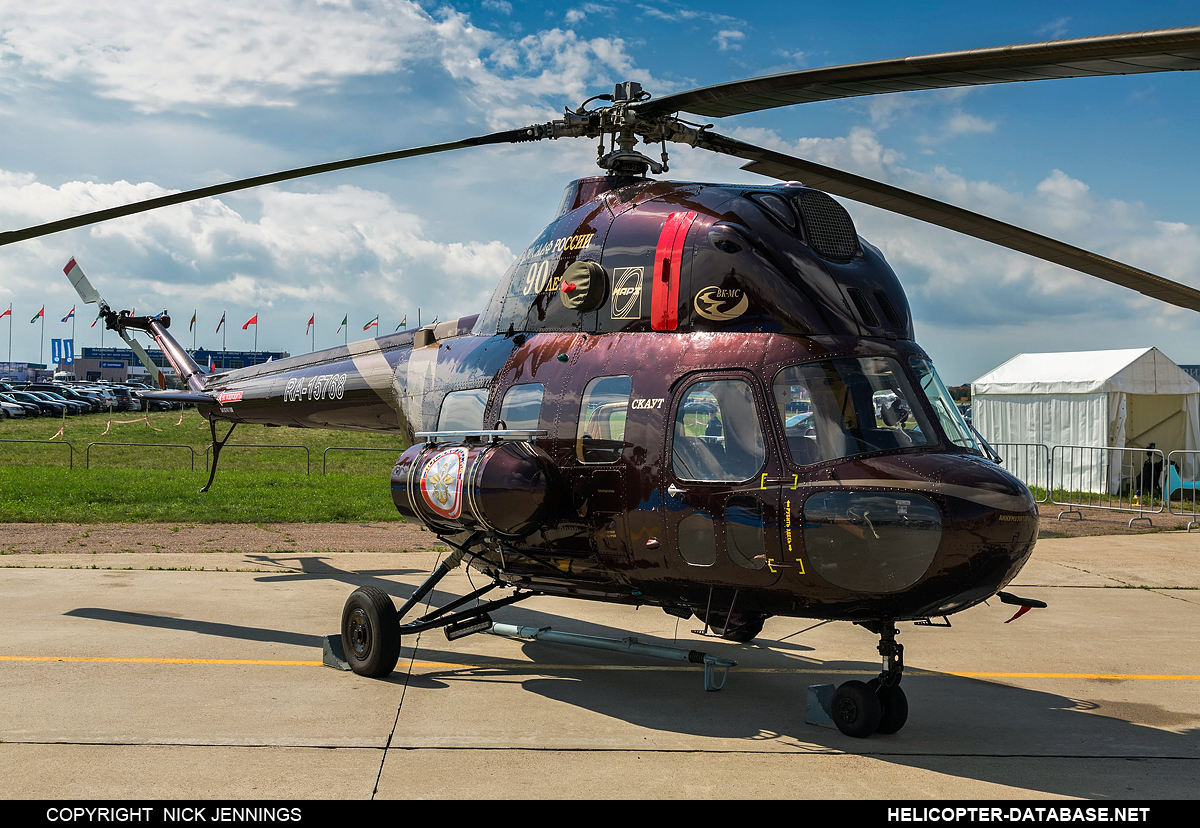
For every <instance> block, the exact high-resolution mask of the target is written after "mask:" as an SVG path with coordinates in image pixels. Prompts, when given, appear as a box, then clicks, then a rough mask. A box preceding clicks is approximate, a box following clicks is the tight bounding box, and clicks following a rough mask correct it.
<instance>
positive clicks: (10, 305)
mask: <svg viewBox="0 0 1200 828" xmlns="http://www.w3.org/2000/svg"><path fill="white" fill-rule="evenodd" d="M12 321H13V314H12V302H9V303H8V370H7V371H5V372H4V374H5V376H10V375H11V374H12Z"/></svg>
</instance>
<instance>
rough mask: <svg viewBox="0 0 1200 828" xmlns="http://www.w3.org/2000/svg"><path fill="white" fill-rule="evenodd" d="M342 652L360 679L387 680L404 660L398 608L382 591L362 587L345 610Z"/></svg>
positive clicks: (348, 599) (343, 611)
mask: <svg viewBox="0 0 1200 828" xmlns="http://www.w3.org/2000/svg"><path fill="white" fill-rule="evenodd" d="M342 650H343V651H344V652H345V654H346V661H347V662H349V664H350V669H352V670H354V672H356V673H358V674H359V675H360V676H370V677H371V678H383V677H384V676H387V675H390V674H391V672H392V670H394V669H396V662H397V661H398V660H399V659H400V621H399V619H397V618H396V605H395V604H393V603H392V599H391V598H390V597H388V594H387V593H386V592H384V591H383V590H382V589H379V588H378V587H370V586H368V587H359V588H358V589H356V590H354V592H352V593H350V597H349V598H347V599H346V606H345V607H343V608H342Z"/></svg>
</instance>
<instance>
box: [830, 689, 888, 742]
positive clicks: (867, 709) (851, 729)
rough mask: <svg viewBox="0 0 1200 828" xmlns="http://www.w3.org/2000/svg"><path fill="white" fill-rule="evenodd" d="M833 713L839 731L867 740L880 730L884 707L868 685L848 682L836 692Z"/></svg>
mask: <svg viewBox="0 0 1200 828" xmlns="http://www.w3.org/2000/svg"><path fill="white" fill-rule="evenodd" d="M832 712H833V721H834V724H836V725H837V726H838V730H840V731H842V733H845V734H846V735H847V736H853V737H854V738H855V739H865V738H867V737H868V736H870V735H871V734H872V733H874V732H875V731H876V730H877V729H878V728H879V720H880V718H881V717H882V716H883V705H881V704H880V702H879V697H878V696H876V695H875V693H874V692H873V691H872V689H871V688H870V687H868V686H867V685H866V684H863V683H862V682H861V681H848V682H846V683H845V684H843V685H842V686H841V687H839V688H838V689H837V690H836V691H835V692H834V694H833V711H832Z"/></svg>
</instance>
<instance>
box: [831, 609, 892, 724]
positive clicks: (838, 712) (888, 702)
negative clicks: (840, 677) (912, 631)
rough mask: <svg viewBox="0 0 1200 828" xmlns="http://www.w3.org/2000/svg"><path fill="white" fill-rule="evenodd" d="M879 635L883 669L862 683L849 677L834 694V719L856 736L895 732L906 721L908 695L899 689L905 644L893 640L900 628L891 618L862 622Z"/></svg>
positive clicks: (835, 722)
mask: <svg viewBox="0 0 1200 828" xmlns="http://www.w3.org/2000/svg"><path fill="white" fill-rule="evenodd" d="M862 626H864V627H866V628H867V629H868V630H870V631H871V632H873V633H876V634H877V635H878V636H879V655H881V656H882V657H883V672H881V673H880V674H879V678H875V679H871V681H870V682H868V683H866V684H863V683H862V682H861V681H848V682H846V683H845V684H843V685H842V686H841V687H839V688H838V689H837V691H836V692H835V693H834V694H833V710H832V713H833V721H834V724H836V725H837V726H838V730H840V731H842V733H845V734H846V735H847V736H853V737H854V738H856V739H865V738H866V737H868V736H870V735H871V734H872V733H883V734H892V733H897V732H898V731H899V730H900V728H902V727H904V723H905V722H907V721H908V697H907V696H905V695H904V691H903V690H901V689H900V678H901V677H902V676H903V674H904V645H903V644H901V643H899V642H898V641H896V635H897V633H899V630H897V629H896V627H895V625H894V624H892V622H891V621H873V622H865V623H863V625H862Z"/></svg>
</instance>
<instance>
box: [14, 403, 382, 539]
mask: <svg viewBox="0 0 1200 828" xmlns="http://www.w3.org/2000/svg"><path fill="white" fill-rule="evenodd" d="M119 421H127V422H119ZM128 421H133V422H128ZM110 423H111V425H110ZM60 427H62V428H65V431H64V433H63V435H61V436H58V437H56V438H54V435H55V433H56V432H57V431H58V430H59V428H60ZM227 428H228V426H225V427H223V428H222V427H219V428H218V436H220V437H223V436H224V434H225V430H226V429H227ZM106 431H107V433H105V432H106ZM51 438H54V439H53V440H51ZM15 440H26V441H50V442H8V441H15ZM64 441H65V443H64ZM101 443H121V444H125V445H124V446H111V445H100V444H101ZM134 443H144V444H149V445H140V446H134V445H130V444H134ZM209 443H210V432H209V428H208V421H207V420H205V419H204V418H203V417H201V416H200V415H199V414H198V413H197V412H196V411H195V410H187V411H185V412H183V417H182V421H181V419H180V415H179V412H174V413H158V414H150V415H149V417H146V416H145V415H142V417H141V418H140V419H139V418H138V417H137V415H135V414H124V415H119V414H117V415H113V417H112V418H111V421H110V418H109V417H108V415H106V414H92V415H84V416H78V417H70V418H67V419H66V420H65V421H63V420H55V419H50V418H38V419H31V420H3V421H0V522H35V523H43V522H57V521H63V522H71V523H76V522H78V523H114V522H135V521H188V522H201V523H206V522H215V523H276V522H321V521H335V522H337V521H341V522H377V521H396V520H401V519H402V518H401V516H400V515H399V513H397V511H396V507H395V506H394V505H393V503H392V499H391V491H390V486H389V478H390V474H391V469H392V465H393V464H394V463H395V461H396V458H397V457H398V456H399V455H400V452H401V451H402V450H403V447H404V446H403V441H402V439H401V438H400V436H399V435H389V434H368V433H363V432H353V431H326V430H319V429H301V428H268V427H265V426H247V425H239V426H238V427H237V428H236V429H235V430H234V433H233V437H232V439H231V440H230V442H229V444H228V445H227V446H226V447H225V449H224V451H223V452H222V454H221V462H220V467H219V470H218V472H217V479H216V482H215V483H214V484H213V487H212V490H211V491H209V492H208V493H206V494H203V495H202V494H199V489H200V487H201V486H203V485H204V483H205V481H206V480H207V479H208V473H207V468H206V459H207V458H206V454H205V452H206V449H208V447H209ZM68 444H69V446H68ZM247 444H250V445H253V446H256V447H254V448H249V447H242V448H239V447H238V446H239V445H242V446H245V445H247ZM89 446H90V448H89ZM257 446H274V447H275V448H259V447H257ZM287 446H296V447H302V448H288V447H287ZM330 447H345V448H349V449H354V450H353V451H330V452H328V454H325V451H326V449H328V448H330ZM362 449H371V450H370V451H363V450H362ZM374 449H386V450H383V451H375V450H374ZM72 455H73V457H72ZM323 459H324V460H325V461H326V466H327V468H326V471H327V473H326V474H322V460H323ZM72 466H73V468H72Z"/></svg>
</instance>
